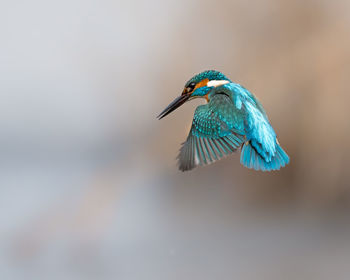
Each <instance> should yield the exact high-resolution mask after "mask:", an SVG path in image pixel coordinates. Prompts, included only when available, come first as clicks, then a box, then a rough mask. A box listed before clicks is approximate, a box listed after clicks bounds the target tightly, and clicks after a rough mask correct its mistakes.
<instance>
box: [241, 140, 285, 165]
mask: <svg viewBox="0 0 350 280" xmlns="http://www.w3.org/2000/svg"><path fill="white" fill-rule="evenodd" d="M288 163H289V157H288V155H287V154H286V152H285V151H284V150H283V149H282V147H281V146H280V145H278V144H277V146H276V153H275V155H274V156H273V157H272V158H271V160H270V161H269V162H267V161H266V160H265V159H264V158H263V157H262V156H261V155H260V153H259V152H258V151H257V150H256V149H255V148H254V147H253V146H252V144H251V142H247V144H245V145H243V148H242V152H241V164H243V165H244V166H245V167H248V168H252V169H255V170H261V171H272V170H279V169H280V168H281V167H284V166H286V165H287V164H288Z"/></svg>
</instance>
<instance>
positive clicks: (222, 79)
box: [158, 70, 231, 119]
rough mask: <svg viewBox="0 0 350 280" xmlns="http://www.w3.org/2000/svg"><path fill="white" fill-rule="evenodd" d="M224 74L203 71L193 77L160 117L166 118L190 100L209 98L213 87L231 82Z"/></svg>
mask: <svg viewBox="0 0 350 280" xmlns="http://www.w3.org/2000/svg"><path fill="white" fill-rule="evenodd" d="M230 82H231V80H230V79H228V78H227V77H226V76H225V75H224V74H222V73H221V72H219V71H215V70H207V71H203V72H201V73H199V74H197V75H195V76H194V77H192V78H191V79H190V80H189V81H188V82H187V83H186V84H185V88H184V90H183V92H182V94H181V95H180V96H179V97H177V98H176V99H175V100H174V101H173V102H171V103H170V104H169V105H168V107H166V108H165V109H164V111H163V112H161V113H160V114H159V116H158V118H159V119H162V118H164V117H165V116H166V115H168V114H170V113H171V112H172V111H174V110H175V109H177V108H179V107H180V106H181V105H182V104H184V103H185V102H186V101H188V100H192V99H194V98H198V97H202V98H206V99H207V100H208V94H209V91H210V90H211V89H213V88H214V87H217V86H221V85H224V84H227V83H230Z"/></svg>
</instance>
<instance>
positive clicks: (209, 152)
mask: <svg viewBox="0 0 350 280" xmlns="http://www.w3.org/2000/svg"><path fill="white" fill-rule="evenodd" d="M195 98H204V99H206V101H207V104H205V105H200V106H198V107H197V108H196V111H195V113H194V118H193V121H192V127H191V130H190V132H189V135H188V137H187V140H186V141H185V142H184V143H183V144H182V147H181V149H180V153H179V156H178V164H179V169H180V170H182V171H187V170H191V169H193V168H195V167H197V166H199V165H206V164H209V163H212V162H214V161H217V160H219V159H221V158H222V157H225V156H227V155H230V154H231V153H233V152H234V151H236V150H237V149H239V148H241V158H240V162H241V164H242V165H244V166H245V167H248V168H252V169H255V170H261V171H272V170H279V169H280V168H281V167H284V166H285V165H286V164H288V163H289V157H288V155H287V154H286V152H285V151H284V150H283V149H282V147H281V146H280V144H279V142H278V140H277V137H276V133H275V131H274V130H273V128H272V126H271V124H270V122H269V120H268V117H267V115H266V113H265V110H264V108H263V106H262V105H261V103H260V102H259V101H258V99H257V98H256V97H255V96H254V95H253V94H252V93H250V92H249V91H248V90H247V89H245V88H244V87H243V86H241V85H239V84H236V83H233V82H232V81H231V80H230V79H228V78H227V77H226V76H225V75H224V74H222V73H221V72H219V71H215V70H208V71H204V72H202V73H199V74H197V75H195V76H194V77H192V78H191V79H190V80H189V81H188V82H187V83H186V84H185V88H184V90H183V92H182V94H181V96H179V97H178V98H176V99H175V100H174V101H173V102H172V103H170V104H169V106H168V107H166V108H165V109H164V111H163V112H161V113H160V114H159V116H158V118H159V119H162V118H164V117H165V116H167V115H168V114H170V113H171V112H172V111H174V110H175V109H177V108H178V107H180V106H181V105H182V104H184V103H185V102H187V101H189V100H192V99H195Z"/></svg>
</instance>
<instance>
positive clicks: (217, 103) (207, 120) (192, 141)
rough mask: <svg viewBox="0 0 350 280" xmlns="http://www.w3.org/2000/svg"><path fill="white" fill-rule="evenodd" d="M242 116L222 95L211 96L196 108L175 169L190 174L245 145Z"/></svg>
mask: <svg viewBox="0 0 350 280" xmlns="http://www.w3.org/2000/svg"><path fill="white" fill-rule="evenodd" d="M241 120H243V115H242V112H240V110H238V109H237V108H236V106H235V105H234V104H233V102H232V99H231V98H230V97H229V96H228V95H226V94H215V95H214V96H213V97H212V98H211V99H210V102H209V103H208V104H206V105H201V106H198V107H197V109H196V111H195V114H194V118H193V122H192V127H191V131H190V133H189V135H188V137H187V140H186V142H184V143H183V145H182V147H181V149H180V154H179V156H178V159H179V169H180V170H182V171H186V170H191V169H193V168H194V167H196V166H198V165H206V164H208V163H211V162H214V161H216V160H218V159H220V158H222V157H224V156H226V155H229V154H231V153H232V152H234V151H235V150H236V149H237V148H238V147H240V145H241V144H242V143H243V142H244V141H245V136H244V128H243V127H242V126H239V125H237V124H239V123H243V122H242V121H241Z"/></svg>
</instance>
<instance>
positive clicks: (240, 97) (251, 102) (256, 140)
mask: <svg viewBox="0 0 350 280" xmlns="http://www.w3.org/2000/svg"><path fill="white" fill-rule="evenodd" d="M226 90H231V92H233V96H232V98H233V100H234V104H235V106H236V107H237V108H239V109H242V110H243V111H244V112H245V121H244V129H245V133H246V136H247V140H250V142H251V144H252V146H253V148H255V150H256V151H257V152H258V154H260V155H261V156H262V157H263V158H264V159H265V160H266V161H267V162H270V161H271V159H272V158H273V157H274V155H275V154H276V147H277V141H276V134H275V131H274V130H273V128H272V126H271V125H270V123H269V120H268V118H267V115H266V113H265V110H264V108H263V107H262V105H261V104H260V102H259V101H258V100H257V99H256V97H255V96H254V95H253V94H252V93H250V92H249V91H248V90H247V89H245V88H244V87H242V86H241V85H239V84H234V83H230V84H228V85H227V87H226Z"/></svg>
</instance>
